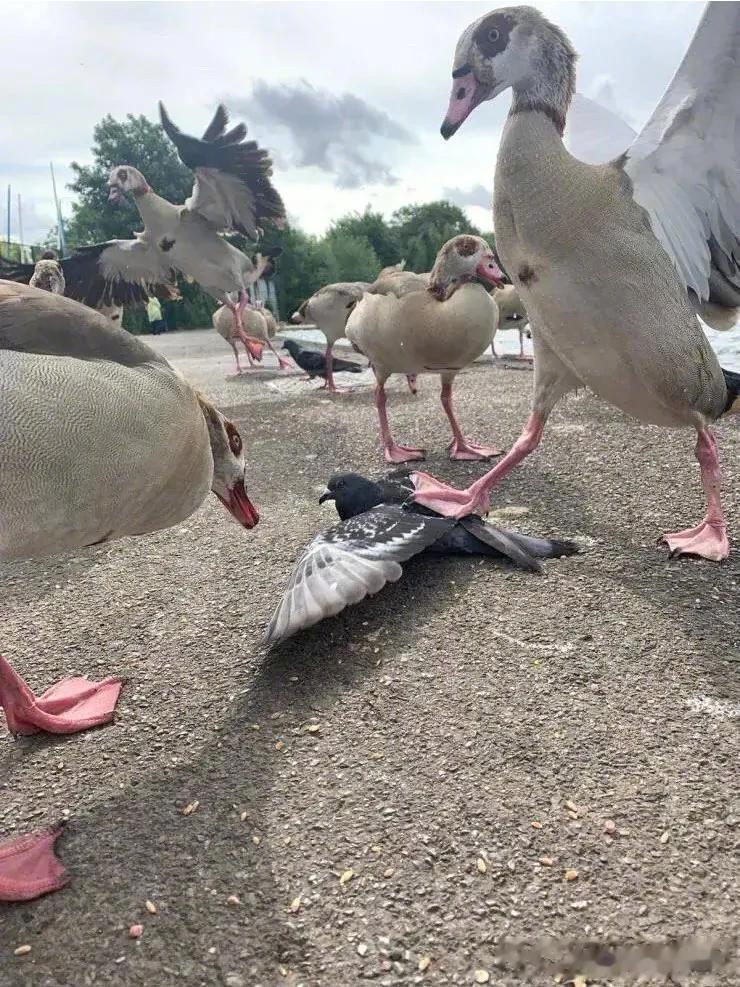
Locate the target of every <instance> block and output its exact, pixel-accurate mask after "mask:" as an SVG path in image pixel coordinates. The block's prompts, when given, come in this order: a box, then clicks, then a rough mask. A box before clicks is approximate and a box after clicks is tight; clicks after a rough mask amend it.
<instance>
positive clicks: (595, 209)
mask: <svg viewBox="0 0 740 987" xmlns="http://www.w3.org/2000/svg"><path fill="white" fill-rule="evenodd" d="M739 52H740V5H738V4H710V6H709V8H708V10H707V13H706V14H705V16H704V19H703V21H702V22H701V23H700V25H699V28H698V29H697V33H696V36H695V38H694V41H693V42H692V45H691V47H690V49H689V52H688V54H687V56H686V58H685V59H684V62H683V63H682V66H681V68H680V69H679V71H678V73H677V75H676V77H675V78H674V81H673V83H672V84H671V86H670V87H669V89H668V91H667V93H666V95H665V97H664V98H663V100H662V101H661V104H660V105H659V107H658V109H657V110H656V113H655V114H654V116H653V118H652V120H651V121H650V122H649V123H648V124H647V126H646V128H645V129H644V131H643V133H642V134H641V135H640V137H639V138H638V139H637V141H636V142H635V144H634V145H633V146H632V147H631V148H630V150H629V152H628V154H627V155H625V156H623V157H622V158H621V159H618V160H617V161H615V162H612V163H611V164H606V165H599V166H594V165H589V164H585V163H584V162H582V161H579V160H577V159H576V158H574V157H572V155H570V154H569V153H568V151H567V150H566V148H565V147H564V145H563V142H562V133H563V129H564V125H565V116H566V112H567V109H568V105H569V102H570V98H571V96H572V94H573V89H574V85H575V78H574V75H575V73H574V60H575V53H574V52H573V49H572V48H571V46H570V43H569V42H568V39H567V38H566V37H565V35H564V34H563V33H562V31H560V29H559V28H557V27H555V26H554V25H552V24H550V23H549V22H548V21H546V20H545V18H544V17H542V16H541V15H540V14H539V13H538V12H537V11H536V10H534V9H533V8H529V7H510V8H505V9H502V10H499V11H495V12H493V13H492V14H489V15H487V16H486V17H483V18H481V19H480V20H479V21H476V22H475V23H474V24H473V25H471V26H470V27H469V28H468V29H467V30H466V31H465V32H464V34H463V35H462V37H461V39H460V42H459V44H458V48H457V51H456V55H455V63H454V69H453V76H454V79H455V82H454V87H453V94H452V98H451V100H450V108H449V111H448V116H447V118H446V120H445V122H444V124H443V127H442V133H443V136H445V137H449V136H451V135H452V134H453V133H454V132H455V130H457V128H458V127H459V126H460V124H461V123H462V121H463V120H464V119H465V117H466V116H467V115H468V114H469V113H470V112H471V111H472V109H474V108H475V106H477V105H478V104H479V103H481V102H482V101H484V100H485V99H490V98H493V97H494V96H496V95H497V94H498V93H500V92H502V91H503V90H504V89H506V88H508V87H510V86H511V87H512V88H513V89H514V100H513V105H512V110H511V114H510V116H509V120H508V122H507V124H506V128H505V130H504V134H503V138H502V142H501V147H500V150H499V156H498V163H497V168H496V180H495V198H494V218H495V226H496V234H497V248H498V249H499V251H500V253H501V258H502V261H503V263H504V264H505V266H506V269H507V271H508V272H509V275H510V276H511V278H512V280H513V282H514V284H515V286H516V288H517V290H518V291H519V293H520V294H521V297H522V301H523V302H524V304H525V306H526V309H527V312H528V314H529V316H530V318H531V322H532V327H533V337H534V352H535V396H534V406H533V409H532V415H531V417H530V420H529V422H528V424H527V427H526V428H525V431H524V432H523V434H522V436H521V437H520V439H519V440H518V441H517V443H516V444H515V445H514V447H513V448H512V450H511V451H510V452H509V454H508V455H507V456H506V457H504V459H503V460H502V461H501V462H500V463H499V464H498V465H497V466H496V468H495V469H493V470H491V471H490V472H489V473H488V474H486V475H485V476H484V477H482V478H481V479H480V480H479V481H476V483H475V484H473V486H472V487H470V488H469V490H467V491H455V490H453V489H451V488H449V487H446V486H445V485H443V484H439V483H437V482H436V481H434V480H433V479H432V478H431V477H427V476H424V475H423V474H419V475H418V476H417V480H416V482H417V487H418V492H417V496H418V497H419V498H420V500H421V502H423V503H426V504H429V505H430V506H434V505H436V506H437V507H438V508H440V509H443V510H445V511H447V512H451V513H453V514H454V513H458V512H466V513H467V512H469V511H471V510H475V511H481V510H485V509H486V508H487V505H488V498H489V492H490V490H491V489H492V487H493V486H494V484H495V483H496V482H497V481H498V480H499V479H500V478H501V477H502V476H504V475H506V473H508V472H509V471H510V470H511V469H512V468H513V467H514V466H515V465H516V464H517V463H518V462H520V461H521V460H522V459H523V458H524V457H525V456H526V455H528V453H530V452H531V451H532V450H533V449H534V448H536V446H537V445H538V443H539V441H540V438H541V435H542V431H543V428H544V425H545V422H546V420H547V418H548V416H549V414H550V412H551V411H552V409H553V407H554V406H555V404H556V403H557V401H558V400H559V399H560V398H561V397H562V396H563V394H565V393H567V392H568V391H571V390H573V389H575V388H577V387H579V386H582V385H585V386H587V387H589V388H590V389H591V390H593V391H594V392H595V393H596V394H598V395H599V396H601V397H603V398H604V399H606V400H607V401H610V402H611V403H612V404H614V405H616V406H617V407H619V408H621V409H622V410H623V411H625V412H627V413H628V414H631V415H634V416H635V417H636V418H639V419H640V420H641V421H644V422H648V423H651V424H656V425H663V426H666V427H693V428H694V429H696V431H697V434H698V439H697V447H696V455H697V459H698V460H699V463H700V466H701V471H702V481H703V485H704V489H705V494H706V498H707V515H706V517H705V519H704V520H703V521H702V522H701V523H700V524H699V525H698V526H697V527H695V528H691V529H688V530H687V531H684V532H678V533H676V534H671V535H666V536H665V540H666V542H667V543H668V545H669V547H670V549H671V551H672V552H674V553H677V554H695V555H701V556H705V557H707V558H711V559H715V560H721V559H723V558H725V557H726V556H727V555H728V553H729V542H728V539H727V532H726V526H725V520H724V516H723V513H722V508H721V505H720V500H719V479H720V475H719V462H718V458H717V450H716V443H715V440H714V438H713V436H712V434H711V432H710V430H709V426H710V424H711V422H713V421H714V420H715V419H717V418H718V417H720V415H722V414H723V413H724V412H725V411H727V410H729V408H730V407H731V405H732V403H733V400H734V398H735V397H736V396H737V390H738V388H737V381H736V380H734V379H733V377H732V375H730V374H727V373H725V372H724V371H722V369H721V368H720V366H719V364H718V362H717V359H716V357H715V355H714V353H713V351H712V349H711V347H710V346H709V343H708V341H707V339H706V337H705V336H704V333H703V332H702V330H701V327H700V325H699V323H698V320H697V318H696V315H695V307H696V304H697V302H701V301H707V302H710V303H711V304H713V305H720V306H724V307H725V308H727V307H731V306H734V305H737V304H739V303H740V271H739V270H738V267H737V263H736V261H735V260H733V256H734V257H737V256H738V240H737V237H738V233H739V232H740V229H739V227H740V222H739V221H738V216H740V211H739V209H738V202H739V201H740V196H739V195H738V193H739V192H740V189H739V188H738V180H737V175H738V168H739V165H740V162H739V161H738V155H740V149H739V148H738V146H737V140H736V136H735V137H730V139H725V140H723V139H720V137H721V133H723V132H724V131H727V132H728V133H729V134H731V135H736V133H737V125H738V123H737V116H738V103H737V98H736V94H737V87H738V85H740V55H739ZM689 93H690V94H691V95H690V96H689V95H688V94H689ZM717 128H719V132H717ZM705 136H709V137H714V136H717V138H718V139H717V140H716V141H713V140H705V139H704V138H705ZM733 141H734V142H733ZM715 155H718V156H717V157H715ZM663 202H665V203H667V208H664V207H663V206H662V203H663ZM676 217H678V218H676ZM689 292H690V293H691V297H690V294H689ZM443 504H444V505H445V506H444V507H443V506H442V505H443Z"/></svg>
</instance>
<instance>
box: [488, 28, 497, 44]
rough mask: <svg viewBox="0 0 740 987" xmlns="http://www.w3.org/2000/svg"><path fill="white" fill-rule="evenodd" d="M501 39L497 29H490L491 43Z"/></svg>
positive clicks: (489, 37) (489, 38)
mask: <svg viewBox="0 0 740 987" xmlns="http://www.w3.org/2000/svg"><path fill="white" fill-rule="evenodd" d="M499 37H500V35H499V33H498V30H497V29H496V28H495V27H492V28H491V29H490V31H489V32H488V40H489V41H498V39H499Z"/></svg>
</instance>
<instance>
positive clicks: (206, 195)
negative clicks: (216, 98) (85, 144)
mask: <svg viewBox="0 0 740 987" xmlns="http://www.w3.org/2000/svg"><path fill="white" fill-rule="evenodd" d="M159 113H160V118H161V121H162V127H163V128H164V131H165V133H166V134H167V136H168V137H169V138H170V140H171V141H172V143H173V144H174V145H175V147H176V148H177V153H178V154H179V156H180V160H181V161H182V162H183V164H184V165H186V166H187V167H188V168H190V169H192V171H193V173H194V175H195V182H194V185H193V192H192V195H191V196H190V198H189V199H188V200H187V201H186V202H185V204H184V205H181V206H176V205H173V204H172V203H170V202H167V200H166V199H163V198H162V197H161V196H159V195H157V194H156V193H155V192H154V191H152V189H151V188H150V187H149V184H148V183H147V181H146V179H145V177H144V176H143V175H142V173H141V172H140V171H138V170H137V169H136V168H133V167H131V166H130V165H125V164H121V165H116V166H115V167H114V168H112V169H111V172H110V175H109V178H108V190H109V195H108V201H109V202H110V203H113V204H115V203H116V202H118V201H119V200H120V199H121V196H123V195H125V194H130V195H132V196H133V197H134V199H135V201H136V206H137V208H138V210H139V215H140V216H141V218H142V220H143V222H144V231H143V233H139V234H137V236H136V239H135V240H124V241H118V244H119V247H118V250H117V253H116V254H115V255H112V256H111V258H110V260H106V262H105V263H106V273H107V276H108V277H109V278H111V279H115V278H116V277H125V278H127V279H129V280H133V281H142V282H144V283H155V284H156V283H160V282H167V281H169V280H171V279H172V274H173V272H179V273H180V274H183V275H185V276H186V277H189V278H192V279H193V280H194V281H197V282H198V284H199V285H200V286H201V288H203V290H204V291H205V292H207V293H208V294H209V295H212V296H213V298H215V299H216V300H217V301H219V302H220V303H221V304H222V305H226V307H227V308H228V309H229V311H231V312H232V314H233V317H234V328H235V331H238V330H242V331H243V326H242V314H243V312H244V310H245V308H246V307H247V304H248V294H247V289H248V288H249V286H250V285H251V284H253V283H254V282H255V281H257V280H258V278H259V277H260V274H261V273H262V272H261V270H260V267H259V265H258V264H255V262H254V260H253V259H252V258H250V257H248V256H247V255H246V254H244V253H242V251H240V250H237V249H236V247H232V246H231V244H230V243H228V242H227V241H226V240H225V239H224V238H223V237H222V236H221V233H222V232H229V231H236V232H238V233H243V234H244V235H245V236H247V237H249V238H250V239H253V240H256V239H258V238H259V236H260V234H261V232H262V229H261V227H262V224H263V223H271V224H272V225H273V226H276V227H282V226H283V225H284V224H285V207H284V206H283V201H282V199H281V198H280V196H279V195H278V193H277V192H276V191H275V189H274V188H273V186H272V183H271V182H270V176H271V175H272V162H271V161H270V158H269V157H268V156H267V151H265V150H263V149H262V148H260V147H259V146H258V145H257V143H256V142H255V141H245V140H244V138H245V136H246V133H247V128H246V127H245V126H244V124H243V123H240V124H237V125H236V126H235V127H232V129H231V130H229V131H228V132H227V130H226V127H227V125H228V121H229V117H228V113H227V111H226V108H225V107H224V106H222V105H221V106H219V107H218V109H217V110H216V113H215V114H214V117H213V120H212V121H211V123H210V124H209V125H208V127H207V129H206V131H205V133H204V134H203V137H202V138H201V139H198V138H197V137H190V136H188V135H187V134H183V133H182V131H181V130H179V129H178V128H177V127H176V126H175V124H174V123H173V122H172V120H171V119H170V118H169V116H168V114H167V111H166V110H165V108H164V106H163V105H162V103H160V104H159ZM279 252H280V251H279V250H273V251H266V252H265V255H264V257H263V258H262V260H264V261H265V265H267V264H268V263H269V261H270V259H271V257H272V256H277V254H278V253H279ZM258 256H260V255H258ZM106 258H107V254H106ZM232 296H233V297H232Z"/></svg>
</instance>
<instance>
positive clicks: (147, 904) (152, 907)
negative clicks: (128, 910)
mask: <svg viewBox="0 0 740 987" xmlns="http://www.w3.org/2000/svg"><path fill="white" fill-rule="evenodd" d="M144 904H145V907H146V910H147V911H148V912H149V914H150V915H156V914H157V906H156V905H155V904H154V902H153V901H149V899H148V898H147V900H146V902H145V903H144Z"/></svg>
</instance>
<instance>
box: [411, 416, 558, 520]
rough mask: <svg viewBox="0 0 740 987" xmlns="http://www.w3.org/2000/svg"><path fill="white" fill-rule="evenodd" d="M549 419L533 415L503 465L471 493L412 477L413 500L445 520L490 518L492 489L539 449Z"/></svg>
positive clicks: (471, 488)
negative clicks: (474, 515)
mask: <svg viewBox="0 0 740 987" xmlns="http://www.w3.org/2000/svg"><path fill="white" fill-rule="evenodd" d="M546 417H547V416H546V415H543V414H540V413H539V412H533V413H532V414H531V415H530V416H529V420H528V421H527V424H526V425H525V426H524V431H523V432H522V434H521V435H520V436H519V438H518V439H517V440H516V442H515V443H514V445H513V446H512V447H511V449H510V450H509V451H508V452H507V453H506V455H505V456H504V458H503V459H502V460H501V462H500V463H497V464H496V465H495V466H494V467H493V469H491V470H489V471H488V472H487V473H486V474H484V475H483V476H482V477H481V478H480V479H479V480H476V481H475V483H473V484H471V486H469V487H468V488H467V490H456V489H455V488H454V487H450V486H448V485H447V484H446V483H441V482H440V481H439V480H435V478H434V477H433V476H430V475H429V473H412V474H411V480H412V482H413V484H414V487H415V490H416V492H415V493H414V495H413V500H414V502H415V503H417V504H424V506H425V507H430V508H431V509H432V510H433V511H437V513H438V514H443V515H444V516H445V517H465V515H466V514H487V513H488V510H489V496H490V492H491V490H492V488H493V487H494V486H495V485H496V483H498V481H499V480H501V479H502V478H503V477H505V476H506V475H507V473H510V472H511V471H512V470H513V469H514V467H515V466H518V465H519V463H521V461H522V460H523V459H525V458H526V457H527V456H528V455H529V454H530V453H531V452H534V450H535V449H536V448H537V446H538V445H539V444H540V439H541V438H542V433H543V431H544V428H545V421H546Z"/></svg>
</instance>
